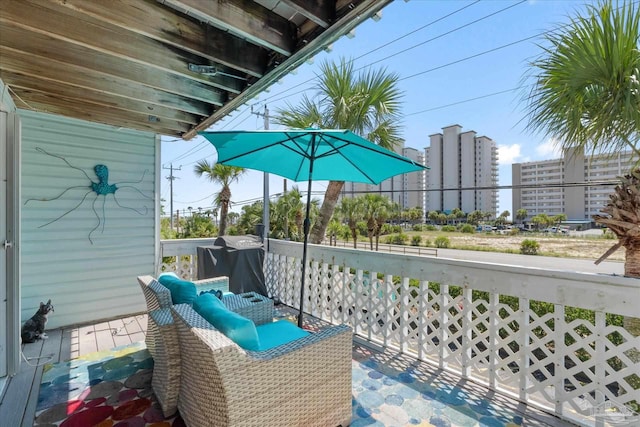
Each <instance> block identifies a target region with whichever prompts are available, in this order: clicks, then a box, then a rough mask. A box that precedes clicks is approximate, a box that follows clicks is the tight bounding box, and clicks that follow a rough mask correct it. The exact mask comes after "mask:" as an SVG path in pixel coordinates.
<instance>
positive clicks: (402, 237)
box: [391, 233, 409, 245]
mask: <svg viewBox="0 0 640 427" xmlns="http://www.w3.org/2000/svg"><path fill="white" fill-rule="evenodd" d="M391 239H392V242H391V243H392V244H394V245H406V244H407V240H409V236H407V235H406V234H404V233H398V234H394V235H393V236H391Z"/></svg>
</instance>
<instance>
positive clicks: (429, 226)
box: [425, 224, 438, 231]
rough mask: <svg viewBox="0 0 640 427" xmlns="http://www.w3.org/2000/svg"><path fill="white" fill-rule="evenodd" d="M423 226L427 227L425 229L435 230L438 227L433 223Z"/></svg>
mask: <svg viewBox="0 0 640 427" xmlns="http://www.w3.org/2000/svg"><path fill="white" fill-rule="evenodd" d="M425 228H426V229H427V231H436V230H437V229H438V228H437V227H436V226H435V225H433V224H427V225H426V226H425Z"/></svg>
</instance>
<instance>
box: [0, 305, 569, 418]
mask: <svg viewBox="0 0 640 427" xmlns="http://www.w3.org/2000/svg"><path fill="white" fill-rule="evenodd" d="M281 307H282V306H281ZM280 310H281V311H283V314H290V315H293V314H295V310H289V311H290V313H288V312H287V309H286V308H281V309H280ZM305 324H306V325H308V326H312V327H316V328H318V329H321V328H323V327H326V325H324V324H323V323H322V322H321V321H318V320H317V319H314V318H312V317H311V316H307V317H305ZM146 330H147V316H146V314H140V315H136V316H131V317H126V318H121V319H114V320H110V321H108V322H102V323H97V324H92V325H80V326H74V327H67V328H63V329H56V330H52V331H47V334H48V336H49V338H48V339H46V340H41V341H38V342H36V343H33V344H25V345H23V354H24V356H25V357H26V358H27V359H30V358H38V357H40V358H41V359H40V360H36V359H31V360H29V362H28V363H27V362H25V361H24V360H23V362H22V363H21V366H20V372H19V373H18V374H17V375H15V376H14V377H12V378H10V379H9V380H8V384H7V385H6V387H5V388H4V392H3V393H2V395H1V396H0V426H1V427H4V426H10V427H31V426H33V421H34V418H35V411H36V404H37V401H38V393H39V390H40V382H41V379H42V369H43V368H42V366H41V365H42V364H44V363H47V362H53V363H56V362H60V361H66V360H70V359H74V358H77V357H80V356H83V355H86V354H89V353H93V352H96V351H102V350H109V349H111V348H113V347H117V346H120V345H126V344H130V343H133V342H137V341H144V339H145V331H146ZM371 357H375V358H376V359H377V360H381V361H382V363H384V364H388V365H389V366H395V365H398V364H399V363H400V364H402V363H406V364H410V365H413V366H415V364H416V360H415V359H411V358H408V357H407V356H398V355H396V354H391V353H386V352H382V353H381V352H378V351H376V350H374V349H372V348H370V347H369V346H364V345H362V344H360V343H359V341H354V347H353V358H354V360H364V359H368V358H371ZM38 364H39V365H40V366H32V365H38ZM423 365H424V367H423V369H424V370H427V371H429V372H431V373H432V375H436V376H441V375H448V374H445V373H443V372H440V371H438V370H437V369H436V368H434V367H431V365H426V364H424V363H421V366H423ZM451 381H452V384H453V383H455V384H457V385H458V386H460V387H462V388H464V389H466V390H471V391H473V390H474V389H475V391H473V392H474V393H476V394H478V393H479V394H480V395H483V394H484V395H486V394H487V393H488V390H486V389H484V388H483V387H481V386H478V385H475V384H472V383H469V382H467V381H463V380H461V379H459V378H453V377H452V378H451ZM489 395H492V396H493V397H491V398H490V399H491V400H492V401H494V402H497V403H498V404H499V405H501V406H504V407H509V408H511V409H513V410H514V411H516V412H519V413H521V414H522V415H523V418H524V420H526V421H525V423H524V424H523V425H525V426H527V427H571V426H573V425H574V424H571V423H568V422H566V421H562V420H560V419H558V418H556V417H554V416H552V415H549V414H546V413H544V412H541V411H539V410H537V409H534V408H532V407H530V406H528V405H524V404H522V403H519V402H516V401H514V400H512V399H509V398H506V397H504V396H500V395H497V394H495V395H494V394H493V393H489Z"/></svg>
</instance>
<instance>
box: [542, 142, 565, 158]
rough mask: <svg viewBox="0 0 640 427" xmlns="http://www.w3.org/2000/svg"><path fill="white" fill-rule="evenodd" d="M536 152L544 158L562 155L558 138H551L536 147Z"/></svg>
mask: <svg viewBox="0 0 640 427" xmlns="http://www.w3.org/2000/svg"><path fill="white" fill-rule="evenodd" d="M536 154H538V156H540V157H541V159H542V160H551V159H558V158H560V157H562V150H561V149H560V143H559V142H558V140H557V139H554V138H550V139H548V140H547V141H545V142H543V143H542V144H540V145H538V146H537V147H536Z"/></svg>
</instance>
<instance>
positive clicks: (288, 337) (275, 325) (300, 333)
mask: <svg viewBox="0 0 640 427" xmlns="http://www.w3.org/2000/svg"><path fill="white" fill-rule="evenodd" d="M256 329H257V331H258V338H259V340H260V348H259V350H260V351H264V350H270V349H272V348H274V347H278V346H280V345H283V344H287V343H290V342H291V341H295V340H298V339H300V338H303V337H306V336H307V335H310V333H309V332H307V331H305V330H304V329H301V328H298V327H297V326H296V325H294V324H293V323H291V322H289V321H287V320H278V321H277V322H272V323H265V324H263V325H260V326H258V327H256Z"/></svg>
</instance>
